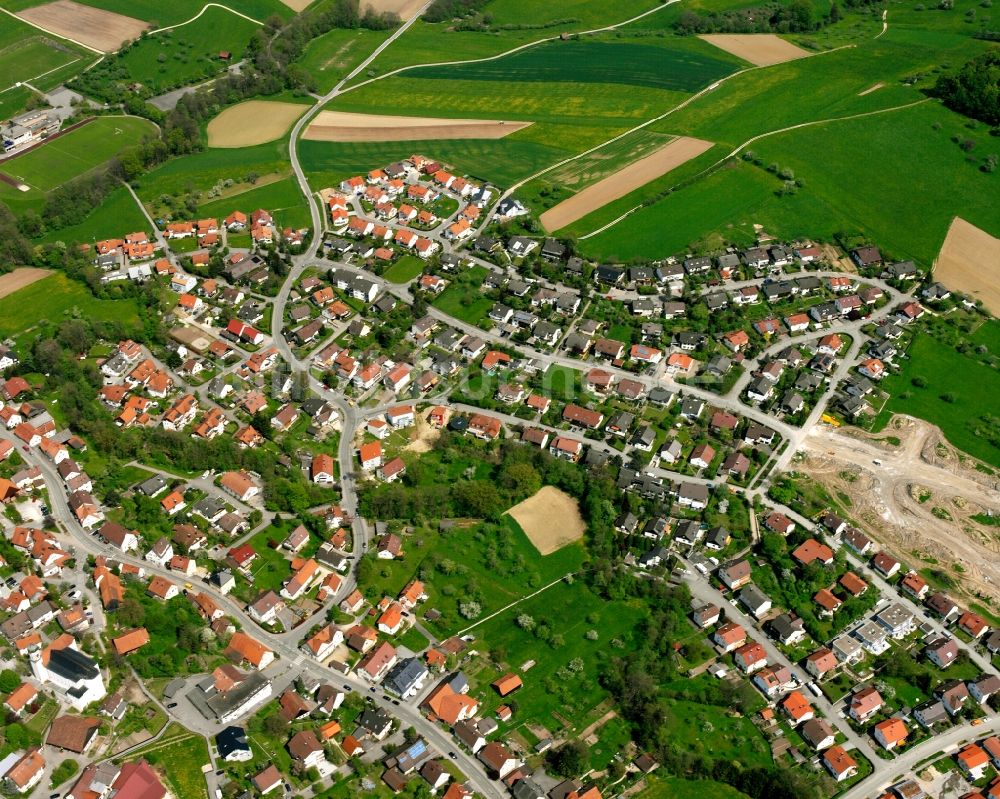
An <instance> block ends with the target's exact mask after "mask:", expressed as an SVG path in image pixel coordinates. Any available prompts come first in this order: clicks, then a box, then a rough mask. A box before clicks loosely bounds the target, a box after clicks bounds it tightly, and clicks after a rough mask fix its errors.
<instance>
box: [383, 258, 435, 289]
mask: <svg viewBox="0 0 1000 799" xmlns="http://www.w3.org/2000/svg"><path fill="white" fill-rule="evenodd" d="M426 265H427V264H426V262H425V261H424V260H423V259H422V258H418V257H417V256H416V255H404V256H403V257H402V258H400V259H399V260H398V261H396V263H394V264H393V265H392V266H390V267H389V268H388V269H386V270H385V272H384V273H383V274H382V277H384V278H385V279H386V280H388V281H390V282H392V283H409V282H410V281H411V280H413V278H415V277H417V275H419V274H420V273H421V272H423V271H424V267H425V266H426Z"/></svg>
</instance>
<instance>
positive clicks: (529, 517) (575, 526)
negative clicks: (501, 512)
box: [507, 486, 586, 555]
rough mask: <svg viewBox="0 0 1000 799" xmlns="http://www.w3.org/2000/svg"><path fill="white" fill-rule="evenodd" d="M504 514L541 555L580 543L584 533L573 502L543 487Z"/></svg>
mask: <svg viewBox="0 0 1000 799" xmlns="http://www.w3.org/2000/svg"><path fill="white" fill-rule="evenodd" d="M507 513H508V514H509V515H510V517H511V518H512V519H513V520H514V521H515V522H517V524H518V526H520V528H521V530H522V531H523V532H524V534H525V535H526V536H528V540H529V541H531V543H532V544H534V545H535V548H536V549H537V550H538V551H539V553H540V554H542V555H551V554H552V553H553V552H556V551H558V550H560V549H562V548H563V547H564V546H567V545H568V544H572V543H574V542H576V541H579V540H580V539H581V538H583V533H584V530H585V529H586V524H585V523H584V521H583V518H582V517H581V516H580V508H579V506H578V504H577V501H576V499H574V498H573V497H571V496H570V495H569V494H567V493H566V492H564V491H560V490H559V489H558V488H555V487H553V486H543V487H542V488H540V489H539V490H538V491H537V492H535V494H533V495H532V496H530V497H528V498H527V499H525V500H523V501H521V502H519V503H518V504H517V505H515V506H514V507H513V508H511V509H510V510H509V511H507Z"/></svg>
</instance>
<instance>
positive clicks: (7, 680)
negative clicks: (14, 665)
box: [0, 669, 21, 694]
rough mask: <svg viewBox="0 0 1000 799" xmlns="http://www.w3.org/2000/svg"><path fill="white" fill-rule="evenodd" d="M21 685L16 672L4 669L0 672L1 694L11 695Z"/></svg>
mask: <svg viewBox="0 0 1000 799" xmlns="http://www.w3.org/2000/svg"><path fill="white" fill-rule="evenodd" d="M20 684H21V678H20V677H19V676H18V674H17V672H16V671H11V670H10V669H4V670H3V671H0V692H2V693H5V694H9V693H10V692H11V691H13V690H14V689H15V688H17V686H19V685H20Z"/></svg>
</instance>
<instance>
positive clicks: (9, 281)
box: [0, 266, 52, 299]
mask: <svg viewBox="0 0 1000 799" xmlns="http://www.w3.org/2000/svg"><path fill="white" fill-rule="evenodd" d="M51 274H52V270H51V269H37V268H36V267H34V266H24V267H21V268H20V269H15V270H14V271H13V272H8V273H7V274H6V275H0V299H3V298H4V297H6V296H7V295H8V294H13V293H14V292H15V291H18V290H19V289H23V288H24V287H25V286H30V285H31V284H32V283H36V282H38V281H39V280H41V279H42V278H43V277H48V276H49V275H51Z"/></svg>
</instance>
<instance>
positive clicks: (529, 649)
mask: <svg viewBox="0 0 1000 799" xmlns="http://www.w3.org/2000/svg"><path fill="white" fill-rule="evenodd" d="M524 615H527V616H529V617H530V618H531V619H532V620H533V621H534V623H535V627H534V629H533V630H531V631H528V630H526V629H523V628H522V627H520V626H519V625H518V624H517V618H518V617H519V616H524ZM643 616H644V611H643V609H642V607H641V605H633V604H628V603H625V602H609V601H607V600H603V599H601V598H600V597H598V596H596V595H595V594H594V593H593V592H591V590H590V589H589V588H588V587H587V586H586V585H584V584H583V583H582V582H576V583H574V584H572V585H568V584H566V583H564V582H560V583H557V584H556V585H554V586H553V587H552V588H549V589H548V590H546V591H545V592H543V593H542V594H540V595H538V596H537V597H534V598H532V599H529V600H526V601H525V602H522V603H521V604H519V605H517V607H516V608H513V609H511V610H509V611H507V612H505V613H502V614H500V615H499V616H496V617H494V618H493V619H490V620H489V621H488V622H486V623H484V624H482V625H480V626H479V627H476V628H475V629H474V630H472V633H473V634H474V635H475V636H476V646H477V648H479V649H480V650H483V649H486V650H488V651H489V652H490V653H491V657H492V658H493V659H494V660H499V661H502V663H503V666H502V668H501V669H489V668H487V669H485V670H483V671H481V672H479V673H478V674H477V675H476V679H477V681H478V683H479V685H480V686H483V685H485V684H487V683H489V682H492V681H493V680H494V679H496V678H497V677H498V676H499V675H500V674H501V673H502V672H503V671H507V670H510V671H516V672H518V673H519V674H520V676H521V679H522V680H523V681H524V687H523V688H521V689H519V690H518V692H517V694H515V695H514V696H513V697H512V698H513V699H515V700H516V701H517V703H518V708H519V711H518V713H517V715H516V717H515V720H516V722H517V724H518V725H520V724H529V723H536V724H541V725H542V726H544V727H545V728H547V729H548V730H550V731H552V732H556V731H558V730H560V729H561V728H562V727H563V726H564V724H563V721H561V719H565V720H566V721H568V722H570V724H571V726H573V727H575V728H576V730H577V731H579V729H580V728H581V727H582V724H581V722H582V720H583V719H584V718H585V717H586V716H587V714H588V713H590V711H592V710H593V709H594V708H595V707H596V706H597V705H598V704H599V703H601V702H602V701H604V700H605V699H606V698H607V692H606V691H605V690H604V689H603V688H601V687H600V685H599V684H598V680H597V678H598V675H599V673H600V669H601V665H602V664H603V662H604V661H605V659H606V658H607V657H609V656H610V655H611V654H612V653H613V652H618V653H621V652H623V651H625V650H627V649H628V648H630V646H631V643H632V634H633V631H634V630H635V629H636V627H637V625H638V624H639V621H640V620H641V619H642V617H643ZM541 628H545V629H548V630H549V631H550V632H551V635H552V637H551V638H550V639H549V640H548V642H546V641H544V640H542V639H540V638H539V635H538V632H539V630H540V629H541ZM589 630H596V631H597V633H598V638H597V639H596V640H590V639H588V638H587V637H586V633H587V632H588V631H589ZM556 636H561V639H562V640H561V641H560V640H559V639H557V638H556ZM613 640H617V641H620V642H621V644H622V646H621V647H619V646H618V645H617V644H615V645H612V644H611V641H613ZM575 658H579V659H580V660H581V661H582V662H583V669H582V670H581V671H579V672H578V673H575V674H573V675H572V676H571V677H570V678H568V679H567V678H566V677H565V676H564V675H557V672H559V671H560V669H563V668H564V667H565V666H566V665H567V664H568V663H570V661H572V660H574V659H575ZM529 661H534V665H533V666H531V667H530V668H529V669H527V670H525V669H523V665H524V664H526V663H528V662H529ZM484 699H485V702H484V707H485V708H486V709H487V711H489V710H493V709H494V708H495V707H497V706H498V705H500V704H503V702H504V700H503V699H501V698H500V697H499V696H497V695H496V694H495V693H494V692H489V693H488V694H487V695H486V696H485V697H484Z"/></svg>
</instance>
